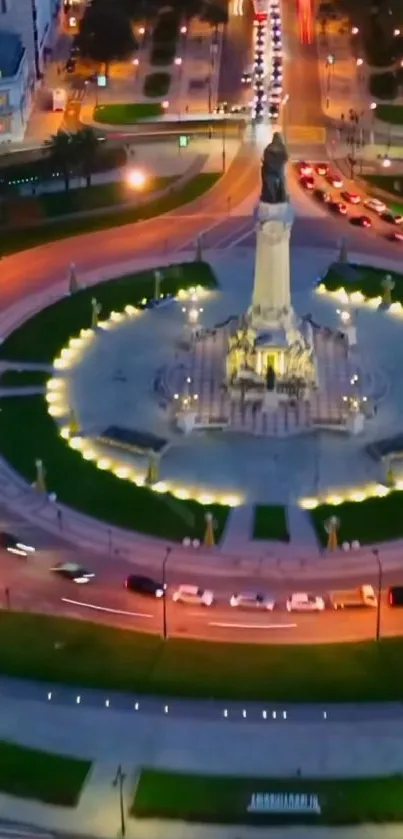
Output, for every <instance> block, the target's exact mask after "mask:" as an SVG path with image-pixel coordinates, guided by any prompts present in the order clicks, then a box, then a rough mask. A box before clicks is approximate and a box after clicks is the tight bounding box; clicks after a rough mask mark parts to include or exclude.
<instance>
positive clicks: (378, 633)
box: [372, 548, 383, 641]
mask: <svg viewBox="0 0 403 839" xmlns="http://www.w3.org/2000/svg"><path fill="white" fill-rule="evenodd" d="M372 553H373V555H374V557H375V559H376V562H377V565H378V602H377V607H376V630H375V640H376V641H379V640H380V637H381V603H382V579H383V567H382V562H381V558H380V556H379V551H378V548H373V550H372Z"/></svg>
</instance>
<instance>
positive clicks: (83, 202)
mask: <svg viewBox="0 0 403 839" xmlns="http://www.w3.org/2000/svg"><path fill="white" fill-rule="evenodd" d="M175 180H176V178H175V177H169V178H155V177H154V178H150V180H149V182H148V183H147V194H151V193H153V192H157V191H158V190H161V189H166V187H168V186H171V184H173V183H174V181H175ZM135 197H136V195H135V193H134V191H133V189H131V188H130V187H129V186H128V185H127V184H126V182H125V181H124V180H120V181H114V182H113V183H107V184H93V185H92V186H90V187H85V186H83V187H79V188H78V189H70V190H69V191H68V192H64V191H63V192H47V193H43V194H42V195H39V196H38V197H37V199H36V200H37V203H38V211H39V213H40V214H41V217H42V216H43V217H44V218H55V217H56V216H63V215H67V214H69V213H80V212H87V211H89V210H100V209H102V208H104V207H105V208H109V207H111V206H114V205H115V206H118V205H122V204H123V203H124V202H125V201H130V200H132V201H133V199H135ZM30 200H31V199H30Z"/></svg>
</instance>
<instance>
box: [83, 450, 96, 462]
mask: <svg viewBox="0 0 403 839" xmlns="http://www.w3.org/2000/svg"><path fill="white" fill-rule="evenodd" d="M83 458H84V460H96V459H97V455H96V453H95V452H94V451H93V449H84V451H83Z"/></svg>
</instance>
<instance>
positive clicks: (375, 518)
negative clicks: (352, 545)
mask: <svg viewBox="0 0 403 839" xmlns="http://www.w3.org/2000/svg"><path fill="white" fill-rule="evenodd" d="M334 515H336V516H337V518H338V519H340V530H339V533H338V538H339V542H340V543H342V542H352V541H353V540H354V539H358V541H359V542H361V544H362V545H369V544H371V543H374V542H387V541H388V540H391V539H401V538H402V537H403V493H402V492H391V493H390V495H387V496H386V497H385V498H368V499H367V500H366V501H360V502H354V501H346V502H345V503H344V504H339V505H337V506H336V507H334V506H332V505H330V504H322V505H321V506H320V507H317V508H316V510H312V511H311V518H312V523H313V525H314V528H315V530H316V533H317V535H318V539H319V542H320V543H321V544H322V545H323V546H325V545H326V544H327V539H328V536H327V533H326V531H325V526H324V525H325V522H326V521H327V519H328V518H330V516H334Z"/></svg>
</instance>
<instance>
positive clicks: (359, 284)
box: [320, 263, 403, 303]
mask: <svg viewBox="0 0 403 839" xmlns="http://www.w3.org/2000/svg"><path fill="white" fill-rule="evenodd" d="M352 268H353V269H354V271H353V272H352V274H353V276H351V277H347V276H345V266H343V265H339V264H338V263H334V264H333V265H331V266H330V268H329V270H328V272H327V274H326V276H325V277H324V278H323V279H322V280H320V283H323V285H325V286H326V288H327V289H328V291H335V290H336V289H338V288H340V287H341V286H343V287H344V288H345V289H346V291H347V292H349V293H351V292H352V291H361V292H362V293H363V294H365V296H366V297H379V296H382V280H383V278H384V277H385V274H391V276H392V278H393V280H394V281H395V288H394V289H393V290H392V300H398V301H400V302H401V303H403V274H397V273H396V272H394V271H389V270H387V269H380V268H371V267H370V266H369V265H364V266H362V265H352Z"/></svg>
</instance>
